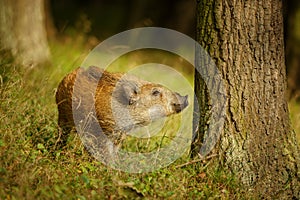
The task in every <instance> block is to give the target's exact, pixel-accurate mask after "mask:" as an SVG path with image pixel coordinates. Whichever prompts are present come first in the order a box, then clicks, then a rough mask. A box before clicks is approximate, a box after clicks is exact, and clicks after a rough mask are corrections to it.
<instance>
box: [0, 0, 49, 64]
mask: <svg viewBox="0 0 300 200" xmlns="http://www.w3.org/2000/svg"><path fill="white" fill-rule="evenodd" d="M0 47H1V49H8V50H10V51H11V52H12V54H13V56H14V57H15V58H16V59H17V61H18V62H20V63H21V64H23V65H25V66H34V65H36V64H41V63H44V62H47V61H49V57H50V51H49V48H48V43H47V36H46V31H45V24H44V1H43V0H32V1H24V0H14V1H11V0H0Z"/></svg>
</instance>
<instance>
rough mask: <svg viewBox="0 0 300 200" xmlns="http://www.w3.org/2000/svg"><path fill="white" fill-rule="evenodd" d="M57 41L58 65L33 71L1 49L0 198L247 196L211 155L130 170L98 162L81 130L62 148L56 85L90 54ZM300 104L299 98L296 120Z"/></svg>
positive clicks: (294, 113) (293, 109)
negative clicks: (84, 142)
mask: <svg viewBox="0 0 300 200" xmlns="http://www.w3.org/2000/svg"><path fill="white" fill-rule="evenodd" d="M51 49H52V53H53V59H52V60H53V66H51V67H50V68H46V67H45V68H43V67H40V69H39V70H36V71H34V72H32V73H31V74H28V73H27V74H26V73H25V72H23V70H22V69H20V68H19V67H18V66H16V65H15V64H12V60H11V59H10V57H9V56H8V55H5V54H6V53H5V52H1V56H0V57H1V61H0V69H1V71H0V72H1V73H0V75H1V76H0V86H1V89H0V98H1V99H0V105H1V106H0V132H1V135H0V188H1V189H0V199H125V198H127V199H164V198H166V199H208V198H209V197H210V198H211V199H243V198H244V193H243V191H242V190H241V189H240V188H239V187H238V184H237V182H236V181H235V180H234V178H233V177H232V176H230V175H228V174H226V173H225V172H224V171H223V170H221V169H218V168H216V167H213V165H211V163H210V161H209V160H208V161H205V162H197V163H195V164H190V165H185V166H181V165H182V164H184V163H187V162H189V161H190V160H189V159H188V158H181V159H178V160H177V161H176V162H175V163H173V164H171V165H170V166H168V167H166V168H163V169H160V170H157V171H155V172H151V173H141V174H130V173H125V172H121V171H115V170H113V169H110V168H108V167H106V166H104V165H103V164H101V163H100V162H97V161H96V160H95V159H93V157H91V156H90V155H89V154H88V153H87V151H86V150H85V149H84V147H83V145H82V144H81V142H80V139H79V138H78V137H77V136H76V135H75V134H73V135H71V137H70V138H69V140H68V142H67V145H66V146H65V147H63V148H61V149H55V147H54V146H55V142H56V140H57V110H56V105H55V101H54V98H55V88H56V87H57V84H58V83H59V81H60V80H61V78H62V77H63V76H64V75H65V74H66V73H67V72H69V71H71V69H73V68H76V67H77V66H79V65H80V63H81V62H82V60H83V59H84V57H85V54H84V53H82V51H80V47H78V46H72V45H71V44H64V45H60V44H58V43H53V44H51ZM24 77H25V78H24ZM299 107H300V106H299V104H296V103H294V104H293V105H292V106H291V113H292V114H291V115H292V120H293V121H294V122H299V114H297V110H298V111H299ZM298 113H299V112H298ZM297 119H298V120H297ZM295 127H297V129H298V133H299V124H296V125H295ZM298 135H299V134H298Z"/></svg>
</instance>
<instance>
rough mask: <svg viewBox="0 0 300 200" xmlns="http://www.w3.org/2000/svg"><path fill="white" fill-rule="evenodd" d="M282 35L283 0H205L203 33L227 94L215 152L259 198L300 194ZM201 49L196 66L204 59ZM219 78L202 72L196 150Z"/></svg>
mask: <svg viewBox="0 0 300 200" xmlns="http://www.w3.org/2000/svg"><path fill="white" fill-rule="evenodd" d="M283 39H284V35H283V17H282V2H281V1H279V0H265V1H259V0H251V1H242V0H237V1H226V0H201V1H198V5H197V41H198V42H199V43H200V45H201V46H202V47H203V48H204V49H206V50H207V52H208V53H209V54H210V56H211V57H212V58H213V60H214V61H215V64H216V66H217V68H218V69H219V72H220V73H221V74H222V76H223V81H224V87H225V91H226V96H227V100H226V116H225V125H224V128H223V129H222V130H221V137H220V139H219V142H218V143H217V145H216V147H215V149H214V152H215V153H217V154H218V155H219V157H218V158H219V162H220V163H221V164H222V165H223V166H224V167H225V168H227V169H228V170H230V171H231V172H233V173H234V174H235V175H236V176H237V177H238V178H237V179H238V180H240V182H241V184H242V185H244V186H245V187H246V188H248V189H249V192H251V193H252V194H257V197H259V198H260V199H262V198H267V199H269V198H273V199H274V198H276V199H293V198H295V199H297V198H300V186H299V181H300V173H299V167H300V164H299V151H298V146H297V143H296V137H295V133H294V132H293V131H292V130H291V126H290V121H289V112H288V106H287V101H286V89H287V88H286V85H287V84H286V71H285V57H284V42H283ZM196 57H197V59H198V60H197V59H196V67H201V66H197V63H201V62H202V61H201V60H199V59H200V57H199V55H197V56H196ZM213 86H214V84H210V85H207V83H206V86H205V85H204V81H203V79H202V77H201V76H200V74H199V73H195V92H196V95H197V98H198V102H199V110H200V111H202V113H201V114H200V123H199V128H197V129H196V131H198V132H197V137H196V138H195V142H194V143H193V146H192V151H193V152H195V151H196V152H199V146H201V143H202V141H203V135H205V133H206V130H207V128H206V126H207V124H208V123H209V122H210V121H209V116H211V114H210V112H211V110H210V108H211V105H210V104H211V103H210V100H209V99H210V98H209V95H210V94H209V93H208V92H207V91H208V90H207V87H213ZM196 126H197V125H196ZM200 153H201V152H200ZM193 155H196V154H195V153H194V154H193Z"/></svg>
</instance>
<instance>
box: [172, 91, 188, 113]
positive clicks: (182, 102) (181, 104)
mask: <svg viewBox="0 0 300 200" xmlns="http://www.w3.org/2000/svg"><path fill="white" fill-rule="evenodd" d="M175 96H176V99H177V102H175V103H174V104H173V106H174V109H175V112H176V113H179V112H181V111H182V110H183V109H185V108H186V107H187V106H188V105H189V102H188V95H185V96H181V95H180V94H178V93H177V92H176V93H175Z"/></svg>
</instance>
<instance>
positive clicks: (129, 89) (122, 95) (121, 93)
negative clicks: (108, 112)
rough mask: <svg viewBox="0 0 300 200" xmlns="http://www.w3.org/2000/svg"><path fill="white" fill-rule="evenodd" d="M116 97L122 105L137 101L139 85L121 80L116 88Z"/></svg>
mask: <svg viewBox="0 0 300 200" xmlns="http://www.w3.org/2000/svg"><path fill="white" fill-rule="evenodd" d="M115 92H116V95H117V96H116V98H117V100H118V101H119V102H120V103H122V104H124V105H132V104H134V103H135V102H136V101H137V94H138V92H139V87H138V85H137V84H136V83H133V82H127V81H126V82H122V83H121V84H120V85H119V86H117V88H116V91H115Z"/></svg>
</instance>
